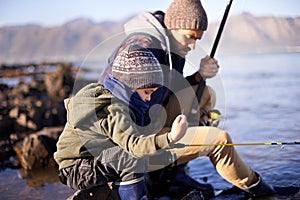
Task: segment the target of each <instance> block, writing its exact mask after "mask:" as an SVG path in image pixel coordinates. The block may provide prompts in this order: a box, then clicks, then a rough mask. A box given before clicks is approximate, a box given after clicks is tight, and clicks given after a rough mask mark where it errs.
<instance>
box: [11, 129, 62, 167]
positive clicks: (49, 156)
mask: <svg viewBox="0 0 300 200" xmlns="http://www.w3.org/2000/svg"><path fill="white" fill-rule="evenodd" d="M62 130H63V127H51V128H44V129H42V130H41V131H39V132H36V133H32V134H30V135H28V136H26V137H25V138H24V139H23V140H22V141H19V142H17V143H16V144H15V145H14V146H13V148H14V151H15V152H16V155H17V156H18V158H19V159H20V161H21V165H22V167H23V168H24V169H26V170H31V169H36V168H43V167H45V166H47V165H49V164H52V165H55V162H54V160H53V153H54V152H55V151H56V141H57V140H58V137H59V135H60V133H61V132H62Z"/></svg>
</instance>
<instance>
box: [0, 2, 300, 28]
mask: <svg viewBox="0 0 300 200" xmlns="http://www.w3.org/2000/svg"><path fill="white" fill-rule="evenodd" d="M171 2H172V0H106V1H103V0H0V26H7V25H8V26H10V25H24V24H29V23H31V24H38V25H43V26H56V25H61V24H64V23H66V22H68V21H71V20H73V19H76V18H80V17H84V18H89V19H91V20H93V21H95V22H100V21H105V20H113V21H117V20H122V19H124V18H125V19H126V18H127V17H129V16H132V15H133V14H136V13H139V12H142V11H144V10H149V11H151V10H157V9H160V10H163V11H166V10H167V8H168V6H169V4H170V3H171ZM201 2H202V4H203V6H204V8H205V10H206V12H207V15H208V20H209V22H213V21H217V20H219V19H221V18H222V16H223V13H224V11H225V8H226V5H227V3H228V0H201ZM242 12H249V13H251V14H253V15H256V16H266V15H272V16H284V17H298V16H300V1H299V0H233V4H232V7H231V10H230V15H235V14H239V13H242Z"/></svg>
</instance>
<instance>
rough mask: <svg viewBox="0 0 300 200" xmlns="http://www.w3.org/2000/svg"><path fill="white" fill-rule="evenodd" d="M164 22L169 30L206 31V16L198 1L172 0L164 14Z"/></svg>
mask: <svg viewBox="0 0 300 200" xmlns="http://www.w3.org/2000/svg"><path fill="white" fill-rule="evenodd" d="M164 22H165V25H166V27H167V28H168V29H169V30H172V29H175V30H176V29H177V30H178V29H184V30H201V31H205V30H206V29H207V16H206V12H205V10H204V8H203V6H202V4H201V2H200V0H174V1H173V2H172V3H171V5H170V6H169V8H168V10H167V12H166V14H165V19H164Z"/></svg>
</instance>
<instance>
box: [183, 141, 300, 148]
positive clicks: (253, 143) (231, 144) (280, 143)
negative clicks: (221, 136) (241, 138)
mask: <svg viewBox="0 0 300 200" xmlns="http://www.w3.org/2000/svg"><path fill="white" fill-rule="evenodd" d="M184 145H185V146H190V147H193V146H262V145H266V146H275V145H279V146H283V145H300V142H299V141H295V142H248V143H228V144H184Z"/></svg>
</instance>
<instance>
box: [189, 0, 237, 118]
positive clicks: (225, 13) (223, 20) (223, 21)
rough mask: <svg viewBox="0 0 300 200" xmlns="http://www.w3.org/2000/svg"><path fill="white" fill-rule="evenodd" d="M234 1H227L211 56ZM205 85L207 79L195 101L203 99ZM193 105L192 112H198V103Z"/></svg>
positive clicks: (202, 83) (199, 88)
mask: <svg viewBox="0 0 300 200" xmlns="http://www.w3.org/2000/svg"><path fill="white" fill-rule="evenodd" d="M232 1H233V0H229V1H228V3H227V6H226V9H225V12H224V15H223V18H222V21H221V24H220V27H219V30H218V33H217V36H216V38H215V41H214V44H213V47H212V50H211V53H210V57H211V58H214V56H215V53H216V50H217V47H218V44H219V41H220V38H221V35H222V32H223V29H224V26H225V23H226V20H227V17H228V13H229V10H230V7H231V4H232ZM205 85H206V81H205V80H204V81H200V83H199V86H198V88H197V91H196V97H197V98H196V99H195V101H197V100H198V102H199V101H200V100H201V97H202V94H203V91H204V88H205ZM193 105H195V108H193V109H192V113H193V114H194V113H197V107H198V103H197V102H194V104H193Z"/></svg>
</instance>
